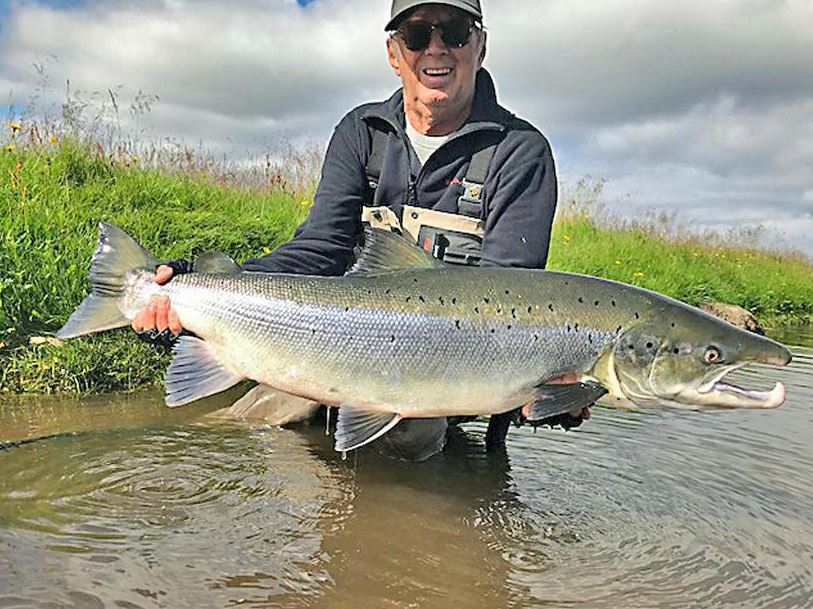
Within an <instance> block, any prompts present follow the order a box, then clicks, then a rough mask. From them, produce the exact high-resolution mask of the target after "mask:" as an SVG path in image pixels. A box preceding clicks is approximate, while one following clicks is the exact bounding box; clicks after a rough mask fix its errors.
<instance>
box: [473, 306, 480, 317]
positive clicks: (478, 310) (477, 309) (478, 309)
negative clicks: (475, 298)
mask: <svg viewBox="0 0 813 609" xmlns="http://www.w3.org/2000/svg"><path fill="white" fill-rule="evenodd" d="M474 312H475V313H477V315H479V314H480V307H474Z"/></svg>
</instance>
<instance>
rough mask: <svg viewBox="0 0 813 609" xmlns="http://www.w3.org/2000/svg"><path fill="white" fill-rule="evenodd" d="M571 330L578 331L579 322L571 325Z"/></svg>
mask: <svg viewBox="0 0 813 609" xmlns="http://www.w3.org/2000/svg"><path fill="white" fill-rule="evenodd" d="M573 330H575V331H576V332H578V331H579V324H576V325H575V326H573Z"/></svg>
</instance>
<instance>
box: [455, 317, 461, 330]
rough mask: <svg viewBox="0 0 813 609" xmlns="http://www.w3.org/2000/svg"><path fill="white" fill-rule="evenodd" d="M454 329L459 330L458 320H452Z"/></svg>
mask: <svg viewBox="0 0 813 609" xmlns="http://www.w3.org/2000/svg"><path fill="white" fill-rule="evenodd" d="M454 327H455V328H457V329H458V330H459V329H460V320H459V319H455V320H454Z"/></svg>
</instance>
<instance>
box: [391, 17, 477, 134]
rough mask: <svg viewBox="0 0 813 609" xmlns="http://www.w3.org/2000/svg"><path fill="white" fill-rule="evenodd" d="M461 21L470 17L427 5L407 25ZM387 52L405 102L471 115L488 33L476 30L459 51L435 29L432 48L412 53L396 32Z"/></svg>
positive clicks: (441, 110)
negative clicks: (412, 23)
mask: <svg viewBox="0 0 813 609" xmlns="http://www.w3.org/2000/svg"><path fill="white" fill-rule="evenodd" d="M460 18H464V19H468V18H469V17H468V15H467V13H465V12H463V11H460V10H458V9H455V8H452V7H449V6H444V5H437V4H427V5H422V6H419V7H418V8H417V9H416V10H415V11H414V12H413V13H412V14H411V15H409V17H407V19H406V20H405V21H404V23H409V22H421V21H423V22H425V23H431V24H434V25H437V24H443V23H446V22H448V21H450V20H452V19H460ZM402 25H403V24H402ZM387 50H388V55H389V60H390V65H392V67H393V69H394V70H395V73H396V74H397V75H398V76H400V77H401V81H402V83H403V86H404V100H405V102H406V103H411V104H415V103H416V102H417V105H418V106H421V105H423V106H426V107H428V108H429V109H431V110H432V111H433V112H435V111H440V112H443V113H447V114H456V113H461V112H468V110H469V107H470V104H471V100H472V98H473V96H474V80H475V74H476V73H477V70H478V69H479V68H480V65H481V64H482V62H483V57H484V55H485V53H484V51H485V34H483V33H482V32H480V31H479V30H477V29H475V30H474V31H473V32H472V35H471V39H470V40H469V42H468V44H466V45H465V46H463V47H461V48H457V47H453V46H449V45H447V44H446V43H445V42H443V39H442V38H441V33H440V31H439V29H437V28H436V29H435V30H433V32H432V37H431V40H430V41H429V46H427V47H426V48H425V49H421V50H417V51H411V50H409V49H408V48H407V45H406V44H405V43H404V40H403V38H402V36H401V35H400V34H398V33H396V34H395V35H394V36H392V37H391V38H390V39H389V40H388V41H387ZM463 118H465V117H463Z"/></svg>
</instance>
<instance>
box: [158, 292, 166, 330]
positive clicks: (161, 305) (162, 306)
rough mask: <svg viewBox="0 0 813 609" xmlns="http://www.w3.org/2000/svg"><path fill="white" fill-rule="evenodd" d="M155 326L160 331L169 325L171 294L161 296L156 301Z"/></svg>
mask: <svg viewBox="0 0 813 609" xmlns="http://www.w3.org/2000/svg"><path fill="white" fill-rule="evenodd" d="M155 327H156V329H157V330H158V331H159V332H163V331H164V330H166V329H167V328H168V327H169V296H159V297H158V301H157V302H156V303H155Z"/></svg>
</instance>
